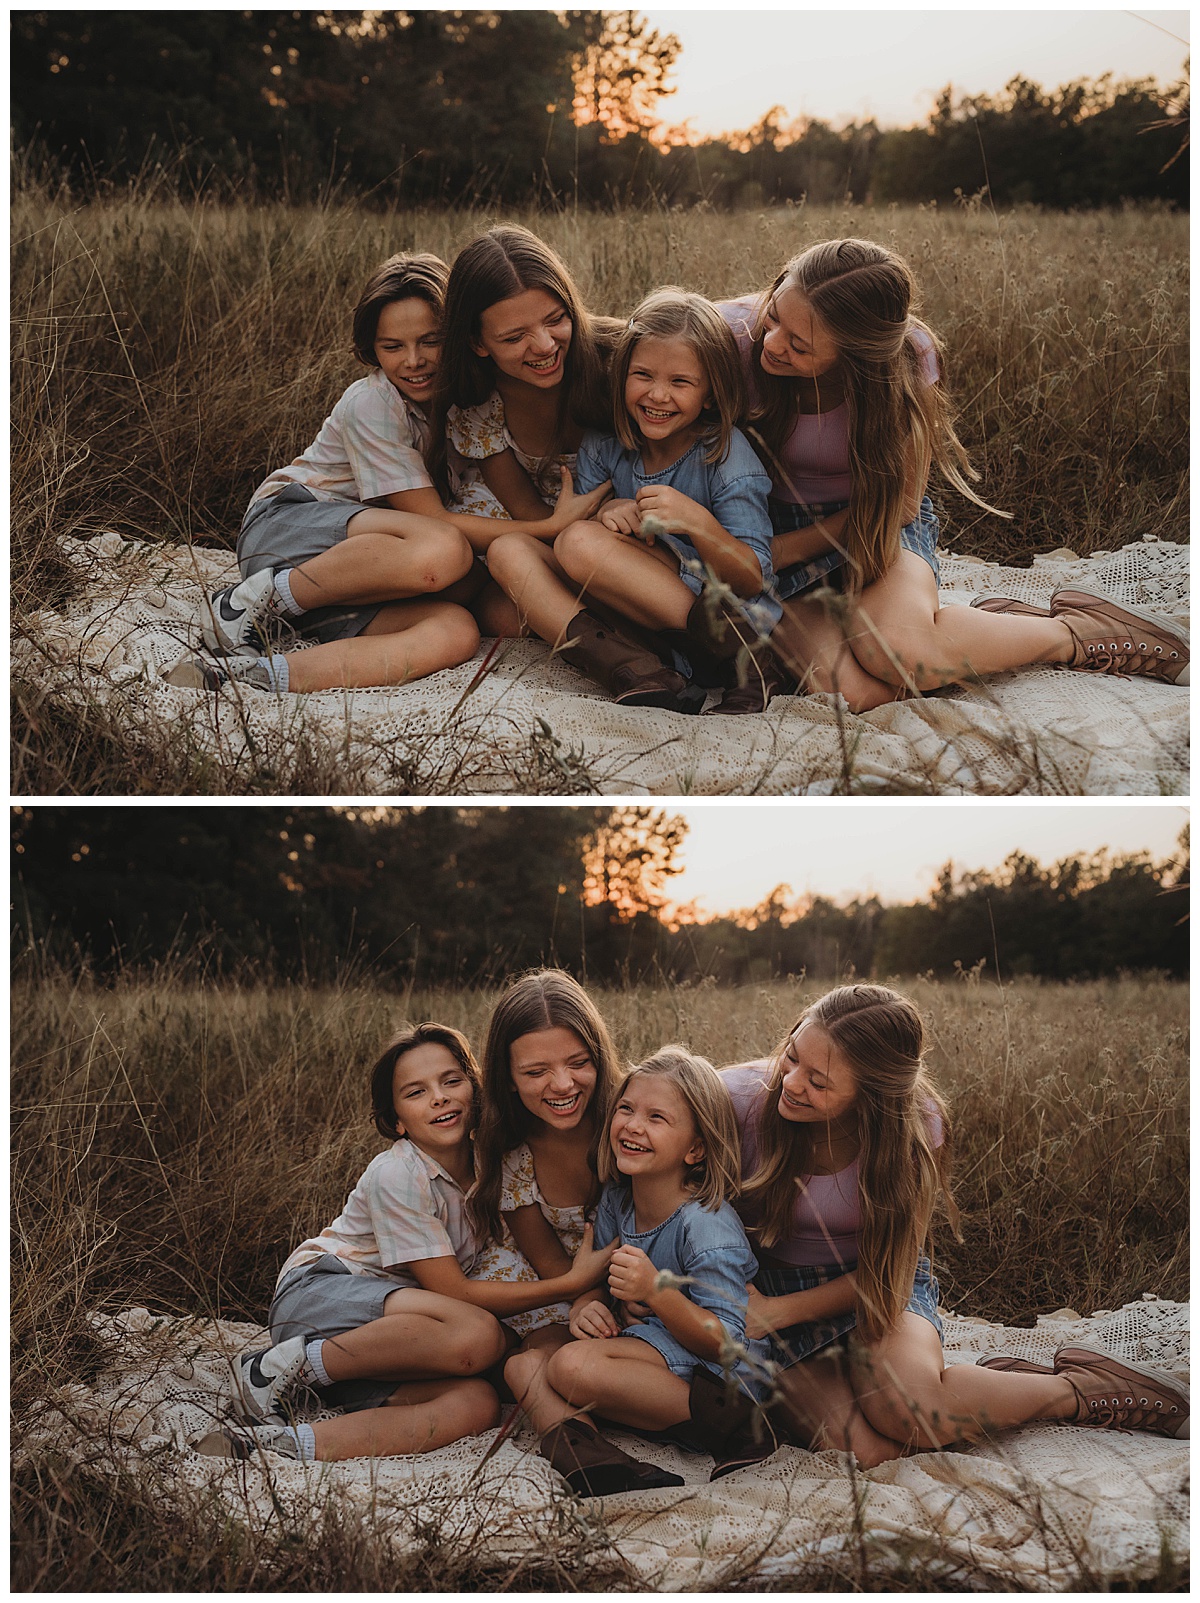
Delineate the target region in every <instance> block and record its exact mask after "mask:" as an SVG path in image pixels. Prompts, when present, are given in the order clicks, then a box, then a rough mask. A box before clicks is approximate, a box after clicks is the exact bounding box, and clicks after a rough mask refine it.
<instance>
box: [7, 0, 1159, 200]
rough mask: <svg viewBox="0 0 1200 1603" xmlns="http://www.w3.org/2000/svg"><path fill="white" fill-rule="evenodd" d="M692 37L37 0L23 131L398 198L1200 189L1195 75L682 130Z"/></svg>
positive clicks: (603, 24) (1109, 195)
mask: <svg viewBox="0 0 1200 1603" xmlns="http://www.w3.org/2000/svg"><path fill="white" fill-rule="evenodd" d="M679 56H680V45H679V42H678V40H677V39H676V38H675V37H674V35H672V34H661V33H659V32H657V31H656V30H654V29H652V28H651V27H649V25H648V24H647V23H646V22H645V21H644V20H643V19H642V18H641V17H640V16H639V14H638V13H637V12H633V11H617V12H613V11H519V10H518V11H514V10H507V11H389V12H323V11H286V12H273V11H250V12H247V11H174V12H172V11H162V12H119V11H117V12H112V11H110V12H85V11H51V12H38V11H28V12H16V13H14V14H13V16H12V117H13V135H14V142H15V145H16V147H17V149H18V151H20V152H22V153H23V155H24V159H25V160H26V162H27V163H28V162H30V161H31V160H32V159H33V157H34V155H35V154H36V155H37V156H38V158H39V159H40V161H41V162H48V163H49V165H50V166H52V167H56V168H60V169H61V171H63V172H64V173H65V175H67V177H68V179H69V181H70V183H71V184H72V185H73V186H75V187H77V188H79V189H81V190H83V191H85V192H86V191H88V190H90V189H92V188H94V187H96V186H103V185H105V184H109V183H118V184H120V183H125V182H127V181H129V180H130V179H131V178H134V177H136V176H137V175H138V174H145V173H146V172H148V171H151V170H154V169H155V167H156V165H166V166H167V167H169V168H171V169H172V170H173V171H174V172H175V174H176V176H177V177H178V178H179V179H180V181H181V182H183V183H184V184H188V185H192V186H195V187H197V188H202V189H206V190H209V191H213V190H216V191H218V192H220V191H222V190H228V189H229V188H230V187H231V186H232V188H234V189H235V190H238V191H239V192H241V193H247V194H251V195H257V196H262V197H272V198H274V197H278V196H279V195H283V196H285V197H287V198H290V199H294V200H306V199H312V198H314V197H317V196H319V195H321V194H323V193H328V192H329V190H330V189H331V187H341V188H344V189H346V190H349V191H350V192H352V193H356V194H361V195H362V196H364V198H366V199H367V200H369V201H373V202H374V203H377V204H381V205H397V204H419V203H429V202H436V203H441V204H463V203H468V202H469V203H474V204H493V203H499V202H507V203H518V204H522V205H527V204H529V202H530V201H531V200H533V201H535V202H538V201H540V202H543V203H545V204H550V205H554V204H566V203H570V204H576V203H578V204H584V205H589V206H605V205H614V204H621V205H628V204H631V203H633V204H638V203H645V202H650V201H656V202H659V203H665V204H671V205H693V204H697V203H701V202H703V203H707V204H710V205H713V206H718V207H727V206H734V205H756V206H759V205H781V204H785V203H788V202H791V203H793V204H797V203H800V202H802V201H803V200H805V199H808V200H810V201H813V202H818V201H820V202H826V201H841V200H842V199H843V198H849V199H851V200H856V201H864V200H873V201H876V202H881V201H893V200H894V201H908V202H914V201H923V202H928V201H939V202H950V201H953V200H955V199H956V198H965V199H968V200H969V199H970V198H971V197H972V196H976V195H978V194H980V193H981V192H982V191H984V190H986V191H987V193H988V194H989V196H990V197H991V199H993V200H994V201H996V202H998V203H1002V204H1010V203H1017V202H1024V203H1029V204H1035V205H1043V206H1050V207H1090V206H1101V205H1114V204H1119V203H1121V202H1123V201H1161V202H1166V203H1169V204H1171V205H1176V206H1180V207H1184V208H1186V206H1187V205H1188V194H1189V187H1188V182H1189V181H1188V160H1187V156H1186V152H1185V148H1184V147H1185V145H1186V137H1185V131H1186V125H1187V114H1188V102H1189V91H1188V88H1187V86H1186V84H1183V83H1180V84H1175V85H1171V86H1168V87H1167V88H1160V87H1159V86H1158V84H1157V83H1155V82H1154V81H1153V80H1138V81H1134V82H1120V83H1119V82H1115V81H1114V80H1113V79H1112V78H1111V76H1106V77H1104V78H1102V79H1099V80H1096V81H1086V82H1079V83H1073V84H1068V85H1066V86H1063V87H1061V88H1057V89H1053V90H1049V91H1047V90H1043V89H1042V88H1041V87H1040V86H1039V85H1038V84H1035V83H1031V82H1029V81H1027V80H1025V79H1024V78H1019V77H1018V78H1015V79H1013V80H1012V82H1010V83H1009V84H1008V86H1007V87H1006V88H1005V90H1004V91H1003V93H1001V94H999V95H995V96H988V95H983V96H975V97H965V98H961V99H959V100H955V99H954V98H953V96H952V94H951V92H950V90H949V89H947V90H946V91H945V92H944V93H943V95H942V96H941V98H940V100H939V101H938V104H937V107H936V109H935V110H934V112H933V114H932V115H931V117H930V118H929V120H928V122H927V123H926V125H925V126H924V127H920V128H910V129H902V130H881V129H880V128H879V127H877V126H876V124H875V123H874V122H873V121H868V122H865V123H862V124H855V125H852V126H849V127H846V128H842V129H834V128H832V127H831V126H830V125H829V124H827V123H824V122H821V121H818V120H811V119H802V120H801V121H799V122H796V123H793V124H787V123H785V121H784V120H783V118H784V114H783V112H782V110H781V109H780V108H778V107H775V108H772V109H771V110H770V111H768V112H767V113H766V114H765V115H764V117H763V118H762V119H761V120H760V121H759V123H758V124H757V125H756V126H755V127H754V128H751V129H749V130H746V131H745V132H743V133H740V134H731V135H728V136H727V137H725V138H723V139H708V140H705V141H703V142H702V143H699V144H695V145H668V146H667V147H666V148H662V146H661V144H660V143H659V142H657V136H656V133H655V130H656V129H660V128H661V124H662V122H663V120H664V119H669V116H670V99H669V77H670V72H671V69H672V67H673V66H674V64H675V63H676V61H677V60H678V58H679Z"/></svg>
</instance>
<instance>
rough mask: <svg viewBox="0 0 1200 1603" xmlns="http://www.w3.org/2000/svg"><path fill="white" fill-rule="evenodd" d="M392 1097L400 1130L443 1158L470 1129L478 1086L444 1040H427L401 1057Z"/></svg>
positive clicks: (397, 1065)
mask: <svg viewBox="0 0 1200 1603" xmlns="http://www.w3.org/2000/svg"><path fill="white" fill-rule="evenodd" d="M392 1102H393V1104H394V1106H395V1109H396V1123H397V1126H398V1128H399V1131H400V1134H401V1135H406V1136H407V1137H408V1139H409V1140H410V1141H411V1142H412V1143H413V1144H414V1146H418V1147H420V1148H421V1150H422V1151H423V1152H428V1154H429V1155H430V1157H431V1158H436V1159H437V1160H438V1161H439V1162H440V1163H443V1164H444V1163H445V1162H446V1159H447V1157H449V1156H451V1155H453V1154H454V1153H455V1152H456V1151H457V1150H458V1149H460V1148H461V1147H462V1145H463V1143H464V1142H465V1141H466V1139H467V1137H468V1136H469V1135H470V1133H471V1125H472V1122H473V1113H474V1103H475V1087H474V1085H473V1084H472V1083H471V1080H470V1078H469V1077H468V1076H467V1075H466V1074H464V1072H463V1069H462V1065H461V1064H460V1063H459V1061H458V1059H457V1058H456V1057H455V1056H454V1053H453V1052H451V1051H450V1049H449V1047H446V1046H443V1045H442V1044H441V1042H440V1041H423V1042H422V1043H421V1045H420V1046H414V1047H410V1048H409V1050H408V1051H407V1052H404V1053H402V1054H401V1056H400V1057H399V1058H398V1059H397V1061H396V1067H395V1069H394V1070H393V1072H392Z"/></svg>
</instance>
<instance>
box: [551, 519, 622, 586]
mask: <svg viewBox="0 0 1200 1603" xmlns="http://www.w3.org/2000/svg"><path fill="white" fill-rule="evenodd" d="M608 538H609V537H608V536H607V532H606V531H604V530H602V529H597V527H596V525H595V524H594V523H568V525H567V527H566V528H565V529H564V530H563V532H562V533H561V534H560V535H559V536H558V538H557V539H556V540H555V542H554V556H555V559H556V560H557V562H558V564H559V566H560V567H561V568H563V569H564V570H565V571H566V572H567V573H569V574H570V575H571V577H572V578H573V579H579V578H586V577H587V576H588V575H589V574H591V573H592V572H594V571H595V569H596V567H597V565H598V563H599V560H600V552H601V550H602V548H603V546H604V545H605V543H606V542H607V540H608Z"/></svg>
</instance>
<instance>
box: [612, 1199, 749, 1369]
mask: <svg viewBox="0 0 1200 1603" xmlns="http://www.w3.org/2000/svg"><path fill="white" fill-rule="evenodd" d="M614 1240H617V1241H619V1242H620V1243H621V1245H622V1246H629V1247H640V1248H641V1250H642V1251H643V1252H644V1253H645V1254H646V1256H647V1257H648V1258H649V1259H650V1262H651V1263H652V1264H653V1265H654V1267H655V1268H656V1269H667V1270H669V1271H670V1272H671V1273H672V1274H674V1275H679V1276H680V1277H681V1278H687V1279H688V1280H689V1281H690V1284H689V1285H688V1286H687V1287H686V1288H684V1295H685V1296H686V1297H687V1298H688V1300H689V1301H690V1302H694V1303H695V1304H696V1306H697V1307H698V1308H704V1309H707V1310H708V1312H710V1313H713V1314H715V1315H716V1317H717V1318H718V1319H719V1320H720V1321H721V1323H722V1324H723V1325H724V1327H725V1329H726V1331H727V1332H728V1334H729V1337H730V1340H731V1341H732V1342H734V1343H736V1344H738V1345H739V1346H741V1347H743V1348H744V1349H745V1357H744V1358H741V1359H739V1361H738V1362H737V1363H736V1365H735V1366H734V1367H733V1371H732V1373H733V1374H734V1375H735V1376H736V1377H737V1379H738V1380H739V1381H740V1382H741V1384H742V1386H743V1387H744V1388H745V1389H746V1390H747V1391H748V1392H750V1393H751V1395H752V1396H755V1397H762V1396H765V1395H766V1393H767V1392H768V1391H769V1390H770V1382H769V1378H768V1371H767V1369H766V1361H767V1359H768V1357H769V1346H768V1343H767V1342H766V1341H765V1340H762V1339H751V1338H748V1337H747V1335H746V1287H747V1286H748V1285H749V1284H750V1282H751V1281H752V1280H753V1279H754V1277H755V1275H756V1274H757V1273H758V1262H757V1260H756V1259H755V1256H754V1254H753V1253H752V1252H751V1250H750V1244H749V1242H748V1241H747V1240H746V1232H745V1230H743V1228H742V1221H741V1220H740V1219H739V1218H738V1216H737V1214H736V1213H735V1212H734V1211H733V1209H732V1208H731V1207H730V1205H729V1203H727V1202H723V1203H722V1204H721V1206H720V1207H719V1208H717V1209H715V1210H710V1209H708V1208H703V1207H701V1205H700V1204H699V1203H698V1202H685V1203H683V1204H682V1205H681V1206H680V1207H678V1208H676V1210H675V1212H674V1213H673V1214H671V1215H670V1217H669V1218H667V1219H664V1220H663V1222H662V1224H660V1225H656V1226H655V1227H654V1229H652V1230H639V1229H638V1228H637V1220H636V1219H635V1217H634V1208H633V1192H632V1190H631V1189H630V1188H629V1187H627V1186H624V1185H621V1184H618V1183H616V1182H613V1181H610V1182H609V1183H608V1185H606V1186H605V1188H604V1191H603V1192H602V1194H601V1197H600V1202H599V1205H598V1206H597V1208H596V1221H595V1242H596V1246H597V1247H606V1246H607V1245H608V1244H609V1242H610V1241H614ZM621 1335H622V1336H631V1337H633V1338H634V1339H635V1340H637V1341H645V1342H649V1344H650V1345H651V1346H652V1347H654V1348H656V1349H657V1350H658V1351H659V1352H660V1353H661V1354H662V1355H663V1357H664V1358H665V1359H666V1362H667V1367H668V1368H669V1369H670V1370H671V1372H672V1373H673V1374H676V1375H680V1376H682V1377H683V1379H684V1380H688V1379H690V1378H691V1375H692V1371H693V1370H695V1369H698V1368H703V1369H708V1370H711V1371H712V1373H713V1374H714V1375H724V1374H725V1369H724V1368H723V1367H722V1364H721V1361H720V1359H719V1358H712V1359H709V1358H700V1357H698V1356H697V1355H696V1354H695V1353H694V1352H692V1351H691V1350H690V1348H688V1347H685V1346H684V1344H683V1343H682V1342H681V1341H680V1340H679V1338H678V1337H677V1336H674V1335H672V1334H671V1332H670V1331H669V1330H668V1329H667V1327H666V1325H664V1324H663V1322H662V1320H661V1319H659V1318H658V1317H657V1316H656V1315H654V1314H650V1315H649V1316H648V1317H647V1318H646V1319H644V1320H641V1321H640V1322H638V1323H636V1324H632V1325H629V1326H627V1327H626V1329H624V1330H623V1331H622V1332H621Z"/></svg>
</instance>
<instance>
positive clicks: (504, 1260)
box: [474, 1143, 588, 1336]
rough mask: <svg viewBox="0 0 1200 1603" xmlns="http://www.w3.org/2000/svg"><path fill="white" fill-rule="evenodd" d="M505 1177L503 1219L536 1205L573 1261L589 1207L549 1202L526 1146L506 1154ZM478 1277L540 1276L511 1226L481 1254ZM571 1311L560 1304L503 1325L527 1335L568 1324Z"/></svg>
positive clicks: (528, 1277)
mask: <svg viewBox="0 0 1200 1603" xmlns="http://www.w3.org/2000/svg"><path fill="white" fill-rule="evenodd" d="M502 1174H503V1177H504V1178H503V1184H502V1186H501V1191H500V1213H501V1216H502V1217H503V1215H504V1214H506V1213H513V1212H514V1211H515V1210H516V1209H517V1208H527V1207H529V1206H531V1205H532V1204H534V1203H536V1204H537V1206H538V1207H539V1208H540V1209H541V1210H542V1216H543V1218H544V1219H545V1220H546V1222H547V1223H548V1224H549V1226H550V1228H551V1230H553V1231H554V1234H555V1235H556V1236H557V1237H558V1239H559V1241H561V1242H562V1245H563V1250H564V1252H566V1253H567V1254H568V1256H569V1257H572V1258H573V1257H574V1256H575V1254H576V1253H577V1252H578V1251H579V1247H580V1243H581V1242H582V1241H583V1230H584V1226H585V1225H586V1224H587V1222H588V1210H587V1208H586V1207H583V1206H580V1207H573V1208H556V1207H554V1205H553V1204H552V1203H549V1202H547V1201H546V1199H545V1197H543V1196H542V1193H541V1191H540V1190H539V1189H538V1183H537V1175H536V1174H535V1173H534V1169H533V1153H532V1152H531V1151H530V1150H529V1147H528V1146H527V1145H525V1144H524V1143H522V1145H521V1146H519V1147H514V1148H513V1149H512V1151H511V1152H506V1153H505V1154H504V1164H503V1169H502ZM474 1278H475V1279H476V1280H509V1281H513V1280H536V1279H537V1278H538V1273H537V1270H536V1269H535V1268H534V1267H533V1265H532V1264H531V1263H530V1262H529V1259H528V1258H526V1257H525V1255H524V1253H523V1252H521V1250H520V1248H519V1247H518V1246H517V1244H516V1242H515V1241H514V1240H513V1238H512V1236H511V1235H510V1234H509V1231H508V1226H507V1225H505V1228H504V1239H503V1240H502V1241H500V1242H494V1241H493V1242H489V1244H488V1245H487V1246H486V1247H484V1249H483V1251H482V1252H481V1253H480V1256H479V1261H478V1263H477V1265H476V1268H475V1274H474ZM570 1311H571V1305H570V1303H566V1302H556V1303H551V1304H550V1305H549V1307H547V1308H534V1309H532V1310H531V1311H530V1312H529V1313H525V1314H511V1315H510V1316H509V1317H508V1318H507V1319H505V1320H503V1321H502V1323H504V1324H506V1325H507V1326H508V1327H509V1329H510V1330H514V1331H516V1333H517V1335H518V1336H527V1335H528V1334H529V1332H530V1331H531V1330H539V1329H541V1327H542V1326H543V1325H565V1324H566V1322H567V1316H568V1314H569V1313H570Z"/></svg>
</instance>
